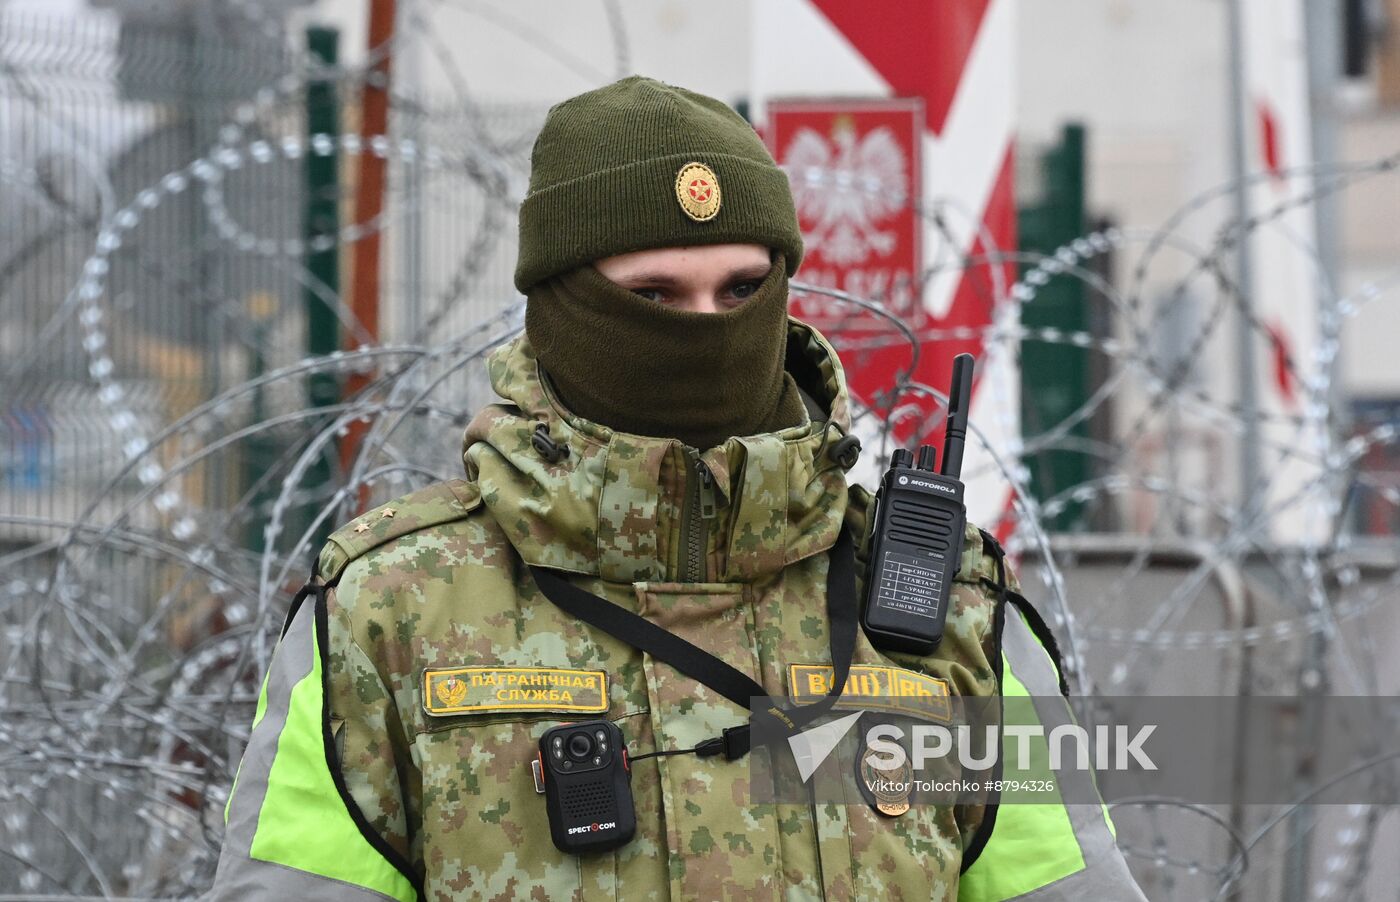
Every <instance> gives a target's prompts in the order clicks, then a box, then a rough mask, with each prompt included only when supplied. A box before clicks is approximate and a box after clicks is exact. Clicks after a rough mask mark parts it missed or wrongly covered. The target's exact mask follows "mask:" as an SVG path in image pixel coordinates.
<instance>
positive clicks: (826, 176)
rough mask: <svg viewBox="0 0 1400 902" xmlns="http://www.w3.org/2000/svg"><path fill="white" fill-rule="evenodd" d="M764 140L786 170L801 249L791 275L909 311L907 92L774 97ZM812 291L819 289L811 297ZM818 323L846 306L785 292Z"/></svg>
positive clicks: (916, 109) (915, 168)
mask: <svg viewBox="0 0 1400 902" xmlns="http://www.w3.org/2000/svg"><path fill="white" fill-rule="evenodd" d="M768 115H769V120H768V121H769V130H770V134H769V144H770V147H772V148H773V150H774V156H775V157H777V160H778V164H779V165H780V166H781V167H782V168H783V170H784V172H786V173H787V176H788V181H789V183H790V184H791V186H792V196H793V202H794V203H795V204H796V206H797V218H798V223H799V225H800V226H801V228H802V241H803V244H804V245H805V246H806V257H805V258H804V260H803V263H802V269H801V275H800V276H799V279H800V280H801V281H804V282H808V283H812V284H816V285H820V286H822V287H826V288H835V289H838V290H841V291H846V292H849V293H851V294H854V295H857V296H859V297H862V298H869V299H873V300H878V301H880V302H882V303H884V304H886V305H887V306H888V307H890V308H891V310H892V311H894V312H896V313H898V314H900V315H902V316H907V315H909V314H911V313H913V312H914V306H915V304H916V297H915V296H916V294H917V292H916V291H915V289H914V286H915V285H916V284H917V275H918V272H919V243H920V234H921V227H920V223H919V220H918V215H917V212H916V210H915V208H914V203H915V200H916V198H917V197H918V196H919V165H920V163H919V138H920V135H921V134H922V132H923V106H922V103H921V102H920V101H918V100H917V99H906V98H900V99H893V100H873V101H832V102H825V101H820V102H819V101H791V102H784V101H774V102H772V103H771V104H770V105H769V107H768ZM815 300H816V301H819V300H820V299H815ZM793 306H794V310H793V312H794V314H795V315H797V316H799V317H801V318H803V319H807V320H809V321H813V322H815V323H821V322H823V321H826V320H828V319H830V318H831V316H832V315H834V314H844V315H840V318H841V319H842V320H843V321H845V322H846V323H848V324H849V322H850V314H851V311H850V310H849V309H847V310H844V311H836V310H834V309H832V308H831V306H830V305H829V304H824V303H814V299H802V298H795V299H794V304H793Z"/></svg>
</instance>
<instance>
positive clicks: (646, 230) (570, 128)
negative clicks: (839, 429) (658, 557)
mask: <svg viewBox="0 0 1400 902" xmlns="http://www.w3.org/2000/svg"><path fill="white" fill-rule="evenodd" d="M727 243H745V244H749V243H751V244H761V245H764V246H766V247H768V248H770V249H772V250H773V251H775V252H776V253H775V255H774V266H773V269H772V270H771V271H770V272H769V274H768V276H767V278H765V279H764V281H763V284H762V286H761V287H760V288H759V290H758V291H757V292H755V293H754V295H752V296H751V297H749V298H748V299H747V300H746V301H745V302H744V303H742V304H740V305H739V306H737V307H735V308H734V309H731V310H727V311H724V312H719V313H694V312H690V311H685V310H675V309H672V308H668V307H666V306H664V305H662V304H659V303H657V302H655V301H651V300H648V299H646V298H644V297H642V296H640V295H637V294H634V293H633V292H630V291H627V290H625V289H623V288H621V287H619V286H617V285H615V284H614V283H612V282H610V281H608V280H607V279H606V278H604V277H603V276H602V275H601V274H599V273H598V271H597V270H595V269H594V268H593V266H592V261H594V260H598V259H601V258H603V257H609V256H613V255H615V254H623V253H628V252H630V251H637V250H645V249H649V248H659V247H682V246H690V245H702V244H727ZM801 259H802V237H801V233H800V231H799V230H798V226H797V214H796V212H795V210H794V208H793V203H792V194H791V191H790V189H789V187H788V182H787V177H786V175H784V174H783V172H782V170H780V169H779V168H778V166H777V164H775V163H774V162H773V158H772V156H770V155H769V153H768V151H767V149H766V148H765V147H764V146H763V142H762V141H760V140H759V138H758V136H757V135H756V134H755V133H754V131H753V129H752V128H751V127H750V126H749V124H748V123H747V122H745V121H744V120H743V119H742V118H741V117H740V116H739V115H738V114H737V113H735V112H734V111H733V110H732V109H730V108H729V107H728V106H726V105H725V104H723V103H721V102H720V101H718V100H715V99H713V98H710V97H706V96H704V95H701V94H696V93H693V92H691V91H687V90H685V89H683V88H677V87H673V86H670V85H665V84H662V83H660V82H657V81H653V80H652V79H649V78H640V77H635V76H634V77H632V78H625V79H623V80H622V81H619V82H616V83H614V84H611V85H608V86H606V87H603V88H599V89H598V90H596V91H590V92H588V93H586V94H580V95H579V96H577V97H574V98H571V99H569V100H566V101H564V102H563V103H561V104H558V105H557V106H555V107H554V108H553V109H551V110H550V112H549V116H548V117H547V118H546V120H545V124H544V128H543V129H542V130H541V132H540V135H539V137H538V138H537V139H536V141H535V148H534V154H533V157H532V163H531V172H530V190H529V193H528V195H527V196H526V198H525V201H524V202H523V204H522V205H521V209H520V258H519V262H518V263H517V265H516V270H515V284H516V287H517V288H519V289H520V291H521V292H523V293H524V294H525V295H526V297H527V298H528V303H527V306H526V316H525V330H526V333H527V334H528V336H529V340H530V344H531V346H532V347H533V348H534V350H535V353H536V356H537V357H538V359H539V362H540V365H541V367H542V368H543V369H544V371H545V374H546V376H547V377H548V378H549V380H550V382H551V384H552V385H553V386H554V387H555V389H556V390H557V392H558V394H559V395H560V399H561V400H562V401H563V402H564V404H565V405H566V406H568V407H569V408H570V409H571V410H573V411H574V412H575V413H578V414H579V415H580V416H584V417H587V418H588V419H591V420H594V421H596V422H598V423H601V424H603V425H605V426H609V427H611V428H613V429H618V430H621V431H624V432H632V433H637V434H640V435H651V436H665V437H672V438H677V439H679V440H681V441H682V442H685V443H686V444H689V445H692V446H694V447H697V448H708V447H711V446H713V445H716V444H719V443H721V442H723V441H724V440H725V439H726V438H728V437H729V436H731V435H751V434H754V433H759V432H768V431H773V430H776V429H781V428H784V427H786V426H794V425H798V424H800V423H802V422H803V421H804V417H805V412H804V409H803V406H802V402H801V399H800V396H799V394H798V392H797V387H796V385H795V384H793V381H792V377H791V376H789V375H788V374H787V373H786V372H785V371H784V368H783V362H784V357H785V350H786V342H787V281H788V276H789V275H791V274H792V273H793V272H794V271H796V269H797V266H798V264H799V263H800V262H801Z"/></svg>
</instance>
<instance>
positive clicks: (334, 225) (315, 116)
mask: <svg viewBox="0 0 1400 902" xmlns="http://www.w3.org/2000/svg"><path fill="white" fill-rule="evenodd" d="M339 38H340V33H339V32H338V31H337V30H336V29H334V28H326V27H323V26H311V27H310V28H307V29H306V48H307V50H308V51H309V52H310V54H311V57H312V58H313V59H314V60H317V61H319V62H320V63H321V64H322V65H325V66H334V65H335V63H336V59H337V45H338V43H339ZM339 120H340V114H339V98H338V97H337V96H336V83H335V81H334V80H333V79H328V78H314V79H313V80H312V81H311V82H310V83H309V84H308V85H307V87H306V135H307V144H308V146H309V145H310V141H311V138H312V136H314V135H317V134H325V135H331V136H332V137H337V136H338V135H339V134H340V121H339ZM337 143H338V142H337ZM335 146H336V145H335V144H333V145H332V147H333V148H334V147H335ZM304 159H305V162H306V172H305V178H306V194H305V207H304V208H303V209H304V213H303V220H302V230H303V240H304V242H305V250H304V252H303V253H304V263H305V266H306V272H307V275H308V276H309V277H310V280H309V284H308V286H307V287H306V288H305V289H304V290H303V293H302V297H303V299H304V301H305V305H306V351H307V353H308V354H309V355H311V356H313V357H324V356H326V355H328V354H331V353H334V352H335V351H337V350H338V349H339V348H340V346H341V341H340V321H339V319H338V318H337V317H336V314H335V311H334V310H333V309H332V308H331V305H330V304H329V303H327V300H326V299H327V298H332V299H334V298H338V297H339V296H340V244H339V241H338V240H336V239H337V237H338V235H339V230H340V176H339V162H340V160H339V155H338V154H337V153H335V152H334V150H332V152H331V153H329V154H326V155H324V156H322V155H320V154H316V153H311V152H309V151H308V152H307V153H306V155H305V157H304ZM327 236H329V237H330V238H331V239H333V240H332V241H331V242H329V246H327V247H324V248H319V249H317V248H314V247H313V244H315V243H316V241H317V240H318V239H320V240H321V241H324V240H325V238H326V237H327ZM307 400H308V402H309V404H310V405H311V406H312V407H326V406H329V405H333V404H336V403H338V402H339V401H340V384H339V380H338V379H337V377H336V375H335V374H334V373H314V374H312V375H311V376H310V377H309V379H308V381H307ZM313 422H317V423H318V425H319V426H320V427H321V428H325V427H326V426H327V425H328V424H329V422H330V420H329V419H327V420H325V421H313ZM336 447H337V446H336V444H335V443H331V444H330V445H328V446H326V447H325V448H324V449H322V455H323V456H322V458H321V459H320V460H318V461H317V462H316V463H315V464H314V465H312V467H311V468H310V469H309V470H308V471H307V473H306V488H307V489H308V490H311V491H313V493H315V494H316V495H318V496H319V495H321V494H323V493H320V492H315V490H317V489H327V488H329V486H330V483H331V480H332V478H333V475H334V474H333V472H332V469H331V468H332V465H333V464H332V461H333V460H334V458H335V455H336ZM306 522H309V518H308V519H307V520H306V521H304V522H303V525H302V529H303V530H304V529H305V523H306ZM334 526H335V524H333V523H327V524H326V525H325V526H324V527H323V528H322V534H321V535H319V536H316V537H314V541H315V544H316V545H317V546H319V545H320V544H321V543H322V542H323V541H324V540H325V538H326V536H327V535H329V533H330V531H331V529H332V528H334Z"/></svg>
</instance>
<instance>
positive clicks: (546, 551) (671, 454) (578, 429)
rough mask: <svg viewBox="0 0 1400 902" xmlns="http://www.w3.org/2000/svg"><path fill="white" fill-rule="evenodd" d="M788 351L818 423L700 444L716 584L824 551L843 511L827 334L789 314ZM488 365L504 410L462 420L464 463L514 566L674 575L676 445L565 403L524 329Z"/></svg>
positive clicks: (840, 429)
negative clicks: (544, 439)
mask: <svg viewBox="0 0 1400 902" xmlns="http://www.w3.org/2000/svg"><path fill="white" fill-rule="evenodd" d="M788 347H789V352H788V360H789V365H788V371H789V372H790V373H792V375H793V377H794V379H795V380H796V381H797V384H798V385H799V386H801V387H803V388H804V389H806V390H807V391H808V392H809V393H810V394H811V396H812V397H813V398H814V399H815V400H816V402H817V403H818V405H819V406H820V407H821V408H822V409H823V410H824V411H826V415H825V418H824V419H816V420H812V421H809V422H807V423H805V424H803V425H800V426H792V427H789V428H786V429H782V430H779V431H777V432H769V433H761V434H758V435H751V436H743V437H732V438H730V439H728V440H726V441H725V442H724V443H723V444H721V445H716V446H715V447H712V448H706V449H698V450H699V458H700V460H701V461H703V462H704V463H705V465H706V466H707V467H708V468H709V470H710V472H711V473H712V474H713V475H714V481H715V489H716V511H715V520H714V521H712V522H714V523H715V524H716V526H717V528H718V533H717V537H718V539H719V540H720V544H721V545H723V553H722V554H720V555H718V556H717V564H716V566H715V569H716V570H717V571H718V575H719V578H720V580H721V581H724V582H749V581H755V580H759V579H762V578H764V577H766V576H768V575H771V574H775V573H776V572H778V571H780V570H781V569H782V568H783V567H785V566H787V565H788V564H791V563H793V562H794V561H798V560H801V559H803V558H805V557H808V556H810V555H813V554H816V553H817V552H819V551H823V550H825V549H827V548H829V547H831V545H832V544H833V543H834V542H835V540H836V536H837V531H838V529H839V528H840V525H841V523H842V520H843V518H844V516H845V512H846V504H847V484H846V479H845V470H844V469H843V468H842V466H841V465H840V464H839V463H838V462H837V461H836V460H835V459H833V457H832V455H831V448H832V446H833V445H834V444H835V443H836V441H837V440H838V439H839V438H841V437H842V436H843V435H845V434H847V433H848V432H849V431H850V404H849V394H848V389H847V386H846V380H845V374H844V372H843V371H842V368H841V362H840V360H839V358H838V357H837V356H836V352H835V351H834V350H833V349H832V347H831V345H830V344H829V343H828V342H827V340H826V338H825V337H824V336H822V335H821V334H820V333H819V332H817V330H816V329H814V328H813V327H812V326H810V325H808V324H806V323H803V322H801V321H800V320H796V319H793V318H791V317H789V318H788ZM794 361H795V363H794ZM487 370H488V373H489V375H490V379H491V385H492V387H493V388H494V389H495V391H496V393H497V394H499V395H500V396H501V398H502V399H503V402H500V403H494V404H490V405H488V406H486V407H484V408H482V410H481V411H480V412H479V413H478V414H477V415H476V416H475V417H474V418H473V419H472V421H471V422H470V423H469V424H468V426H467V430H466V435H465V436H464V438H463V444H462V456H463V462H464V464H465V465H466V470H467V476H468V478H469V479H474V480H475V481H476V482H477V484H478V486H479V488H480V490H481V497H482V502H483V504H484V505H485V506H486V507H487V508H489V509H490V511H491V512H492V514H493V515H494V519H495V520H496V522H497V523H499V524H500V526H501V528H502V529H503V530H504V531H505V533H506V535H507V537H508V538H509V539H510V542H511V544H512V545H514V546H515V549H516V551H517V552H518V553H519V554H520V556H521V557H522V558H523V559H524V560H525V562H526V563H528V564H533V565H537V566H543V567H551V568H556V569H560V570H567V571H572V572H576V573H583V574H589V575H594V576H600V577H602V578H604V579H607V580H611V581H618V582H634V581H638V580H673V579H677V578H678V577H677V576H676V574H677V573H678V565H677V552H676V549H675V548H674V547H671V546H673V545H674V542H673V541H672V540H671V539H670V538H668V537H669V536H672V535H674V534H675V531H674V528H673V527H674V524H675V522H676V520H677V518H678V516H679V513H678V512H679V511H680V509H681V507H682V504H683V501H684V498H685V495H686V490H687V484H686V478H685V476H686V473H685V470H684V469H683V467H684V462H685V455H684V449H685V446H683V445H682V444H681V443H680V442H679V441H677V440H675V439H671V438H657V437H652V436H642V435H633V434H630V433H625V432H617V431H614V430H612V429H609V428H608V427H606V426H603V425H602V424H599V423H596V422H593V421H591V420H587V419H584V418H582V417H580V416H578V415H576V414H575V413H573V412H572V411H570V410H568V409H567V408H565V407H564V405H563V404H562V403H561V402H560V401H559V399H558V397H557V396H556V395H555V394H554V393H553V391H552V389H551V387H550V386H549V384H548V382H547V381H546V380H545V379H544V378H542V376H541V371H540V368H539V365H538V361H537V360H536V358H535V354H534V350H533V349H532V348H531V346H530V343H529V340H528V338H527V337H526V335H525V334H524V333H523V332H522V333H521V334H520V335H518V336H517V337H516V338H514V339H512V340H511V341H508V342H506V343H505V344H502V345H500V346H499V347H497V348H496V349H494V350H493V351H492V352H491V353H490V354H489V356H488V357H487ZM541 423H543V424H545V425H546V426H547V427H548V430H549V437H550V438H551V439H552V440H553V441H554V442H556V443H558V444H560V445H565V446H567V448H568V453H567V455H565V456H564V457H562V458H561V459H559V460H558V461H557V462H554V463H551V462H550V461H548V460H546V459H545V457H544V456H543V455H542V454H541V453H540V451H539V450H537V449H536V447H535V444H534V436H535V431H536V427H537V426H538V425H539V424H541ZM693 450H694V449H693ZM712 575H713V574H712Z"/></svg>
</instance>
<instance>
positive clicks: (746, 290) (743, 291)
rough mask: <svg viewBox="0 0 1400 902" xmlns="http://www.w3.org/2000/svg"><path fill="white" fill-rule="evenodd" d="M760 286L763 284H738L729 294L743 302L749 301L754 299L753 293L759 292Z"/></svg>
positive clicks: (751, 282) (755, 282)
mask: <svg viewBox="0 0 1400 902" xmlns="http://www.w3.org/2000/svg"><path fill="white" fill-rule="evenodd" d="M760 284H762V283H761V282H759V281H755V280H750V281H747V282H736V283H735V284H734V287H732V288H730V289H729V293H730V294H732V295H734V296H735V297H736V298H738V299H739V300H741V301H744V300H748V299H749V298H751V297H753V293H754V292H755V291H758V286H759V285H760Z"/></svg>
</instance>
